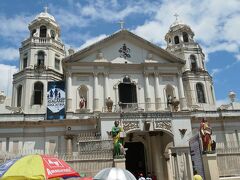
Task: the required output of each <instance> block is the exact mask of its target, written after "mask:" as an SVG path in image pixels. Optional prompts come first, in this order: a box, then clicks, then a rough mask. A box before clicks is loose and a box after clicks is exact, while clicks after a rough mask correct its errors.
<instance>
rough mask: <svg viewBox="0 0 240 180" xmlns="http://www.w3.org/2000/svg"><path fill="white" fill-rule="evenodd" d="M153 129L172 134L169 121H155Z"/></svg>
mask: <svg viewBox="0 0 240 180" xmlns="http://www.w3.org/2000/svg"><path fill="white" fill-rule="evenodd" d="M155 129H165V130H167V131H170V132H172V123H171V121H155Z"/></svg>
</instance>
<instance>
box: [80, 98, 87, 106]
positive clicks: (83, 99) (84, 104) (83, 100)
mask: <svg viewBox="0 0 240 180" xmlns="http://www.w3.org/2000/svg"><path fill="white" fill-rule="evenodd" d="M86 105H87V100H86V99H85V98H84V97H83V96H81V98H80V101H79V107H80V109H83V108H86Z"/></svg>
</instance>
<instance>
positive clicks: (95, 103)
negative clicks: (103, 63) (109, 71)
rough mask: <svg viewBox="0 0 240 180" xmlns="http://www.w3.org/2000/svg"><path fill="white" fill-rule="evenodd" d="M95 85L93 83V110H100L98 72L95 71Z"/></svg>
mask: <svg viewBox="0 0 240 180" xmlns="http://www.w3.org/2000/svg"><path fill="white" fill-rule="evenodd" d="M93 78H94V85H93V106H94V107H93V110H94V111H99V107H98V103H99V99H98V73H93Z"/></svg>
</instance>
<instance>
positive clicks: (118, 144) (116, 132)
mask: <svg viewBox="0 0 240 180" xmlns="http://www.w3.org/2000/svg"><path fill="white" fill-rule="evenodd" d="M121 132H123V128H122V127H120V126H119V121H115V122H114V126H113V128H112V138H113V143H114V152H113V154H114V157H121V156H124V154H125V151H124V147H123V137H120V133H121Z"/></svg>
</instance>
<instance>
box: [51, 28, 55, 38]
mask: <svg viewBox="0 0 240 180" xmlns="http://www.w3.org/2000/svg"><path fill="white" fill-rule="evenodd" d="M51 38H55V31H54V30H51Z"/></svg>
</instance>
